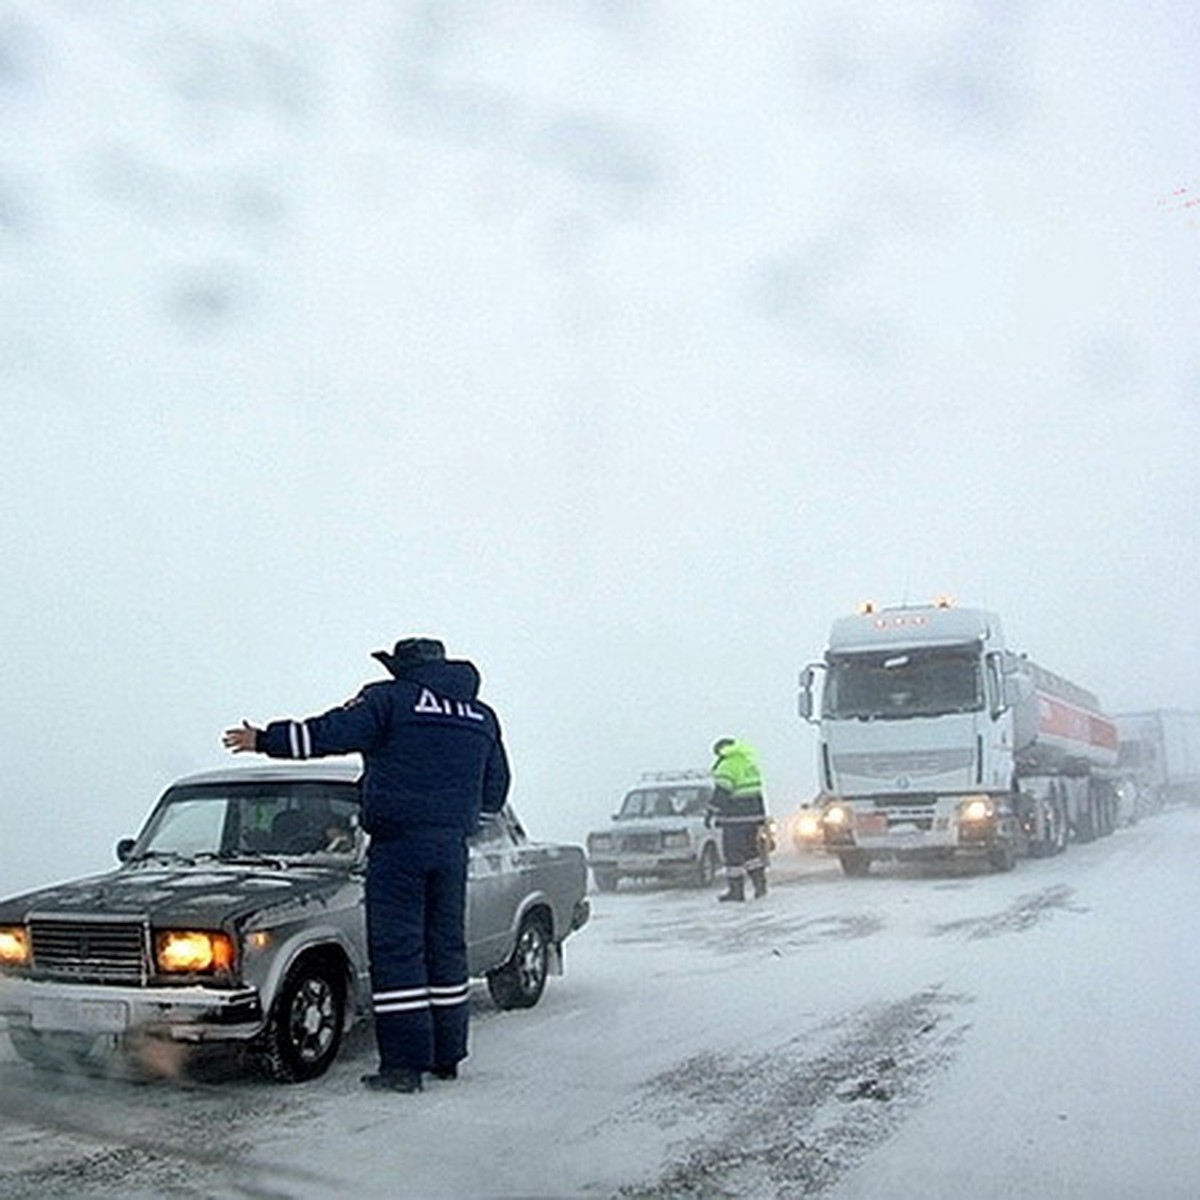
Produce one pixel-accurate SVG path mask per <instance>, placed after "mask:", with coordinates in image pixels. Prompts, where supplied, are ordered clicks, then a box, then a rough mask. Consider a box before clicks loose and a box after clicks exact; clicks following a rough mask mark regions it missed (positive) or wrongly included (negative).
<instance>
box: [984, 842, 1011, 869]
mask: <svg viewBox="0 0 1200 1200" xmlns="http://www.w3.org/2000/svg"><path fill="white" fill-rule="evenodd" d="M1016 861H1017V860H1016V858H1015V857H1014V855H1013V848H1012V842H998V843H997V844H996V845H995V846H993V847H992V848H991V849H990V850H989V851H988V862H989V863H990V864H991V867H992V870H993V871H1011V870H1012V869H1013V867H1014V866H1016Z"/></svg>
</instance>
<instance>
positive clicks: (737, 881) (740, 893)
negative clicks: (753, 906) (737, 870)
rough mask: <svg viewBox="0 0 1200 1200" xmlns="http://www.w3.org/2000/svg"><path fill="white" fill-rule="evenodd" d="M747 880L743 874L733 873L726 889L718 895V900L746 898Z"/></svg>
mask: <svg viewBox="0 0 1200 1200" xmlns="http://www.w3.org/2000/svg"><path fill="white" fill-rule="evenodd" d="M745 898H746V881H745V879H744V878H742V876H741V875H731V876H730V877H729V882H728V883H727V884H726V890H725V891H724V892H722V893H721V895H719V896H718V897H717V899H718V900H745Z"/></svg>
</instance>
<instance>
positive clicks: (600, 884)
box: [592, 867, 617, 892]
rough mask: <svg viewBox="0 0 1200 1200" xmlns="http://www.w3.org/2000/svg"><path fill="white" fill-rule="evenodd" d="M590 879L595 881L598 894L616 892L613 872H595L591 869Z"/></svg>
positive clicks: (615, 875)
mask: <svg viewBox="0 0 1200 1200" xmlns="http://www.w3.org/2000/svg"><path fill="white" fill-rule="evenodd" d="M592 878H593V879H594V880H595V881H596V890H597V891H598V892H615V891H616V890H617V873H616V872H615V871H597V870H596V868H595V867H593V868H592Z"/></svg>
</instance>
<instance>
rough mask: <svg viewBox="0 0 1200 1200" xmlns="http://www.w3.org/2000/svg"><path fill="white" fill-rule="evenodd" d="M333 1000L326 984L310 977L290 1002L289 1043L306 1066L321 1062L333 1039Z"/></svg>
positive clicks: (325, 981)
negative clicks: (293, 1046) (316, 1060)
mask: <svg viewBox="0 0 1200 1200" xmlns="http://www.w3.org/2000/svg"><path fill="white" fill-rule="evenodd" d="M334 1009H335V1005H334V997H333V989H332V988H331V987H330V985H329V981H328V980H326V979H321V978H319V977H310V978H308V979H306V980H305V981H304V983H303V984H302V985H301V986H300V988H299V989H298V990H297V992H296V998H295V1000H294V1001H293V1002H292V1011H291V1020H290V1022H289V1028H290V1029H291V1034H292V1042H293V1044H294V1045H295V1047H296V1052H297V1053H298V1054H299V1055H300V1057H301V1058H302V1059H304V1060H305V1061H306V1062H312V1061H313V1060H314V1059H318V1058H320V1057H321V1056H322V1055H323V1054H324V1053H325V1052H326V1051H327V1050H328V1049H329V1046H330V1044H331V1043H332V1041H333V1038H334Z"/></svg>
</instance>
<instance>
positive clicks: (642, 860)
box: [588, 851, 699, 877]
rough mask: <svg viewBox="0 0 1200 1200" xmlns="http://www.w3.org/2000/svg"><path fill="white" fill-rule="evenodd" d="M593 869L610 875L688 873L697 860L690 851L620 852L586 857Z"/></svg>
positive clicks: (694, 867)
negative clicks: (676, 852) (677, 852)
mask: <svg viewBox="0 0 1200 1200" xmlns="http://www.w3.org/2000/svg"><path fill="white" fill-rule="evenodd" d="M588 866H589V867H591V868H592V870H593V871H602V872H605V873H607V874H610V875H622V876H626V877H628V876H633V875H658V876H666V875H688V874H690V873H691V872H693V871H695V870H696V869H697V868H698V866H699V862H698V860H697V858H696V856H695V855H694V854H693V853H692V852H691V851H681V852H680V853H679V854H620V855H611V856H608V857H605V856H603V855H593V856H592V857H591V858H589V859H588Z"/></svg>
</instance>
